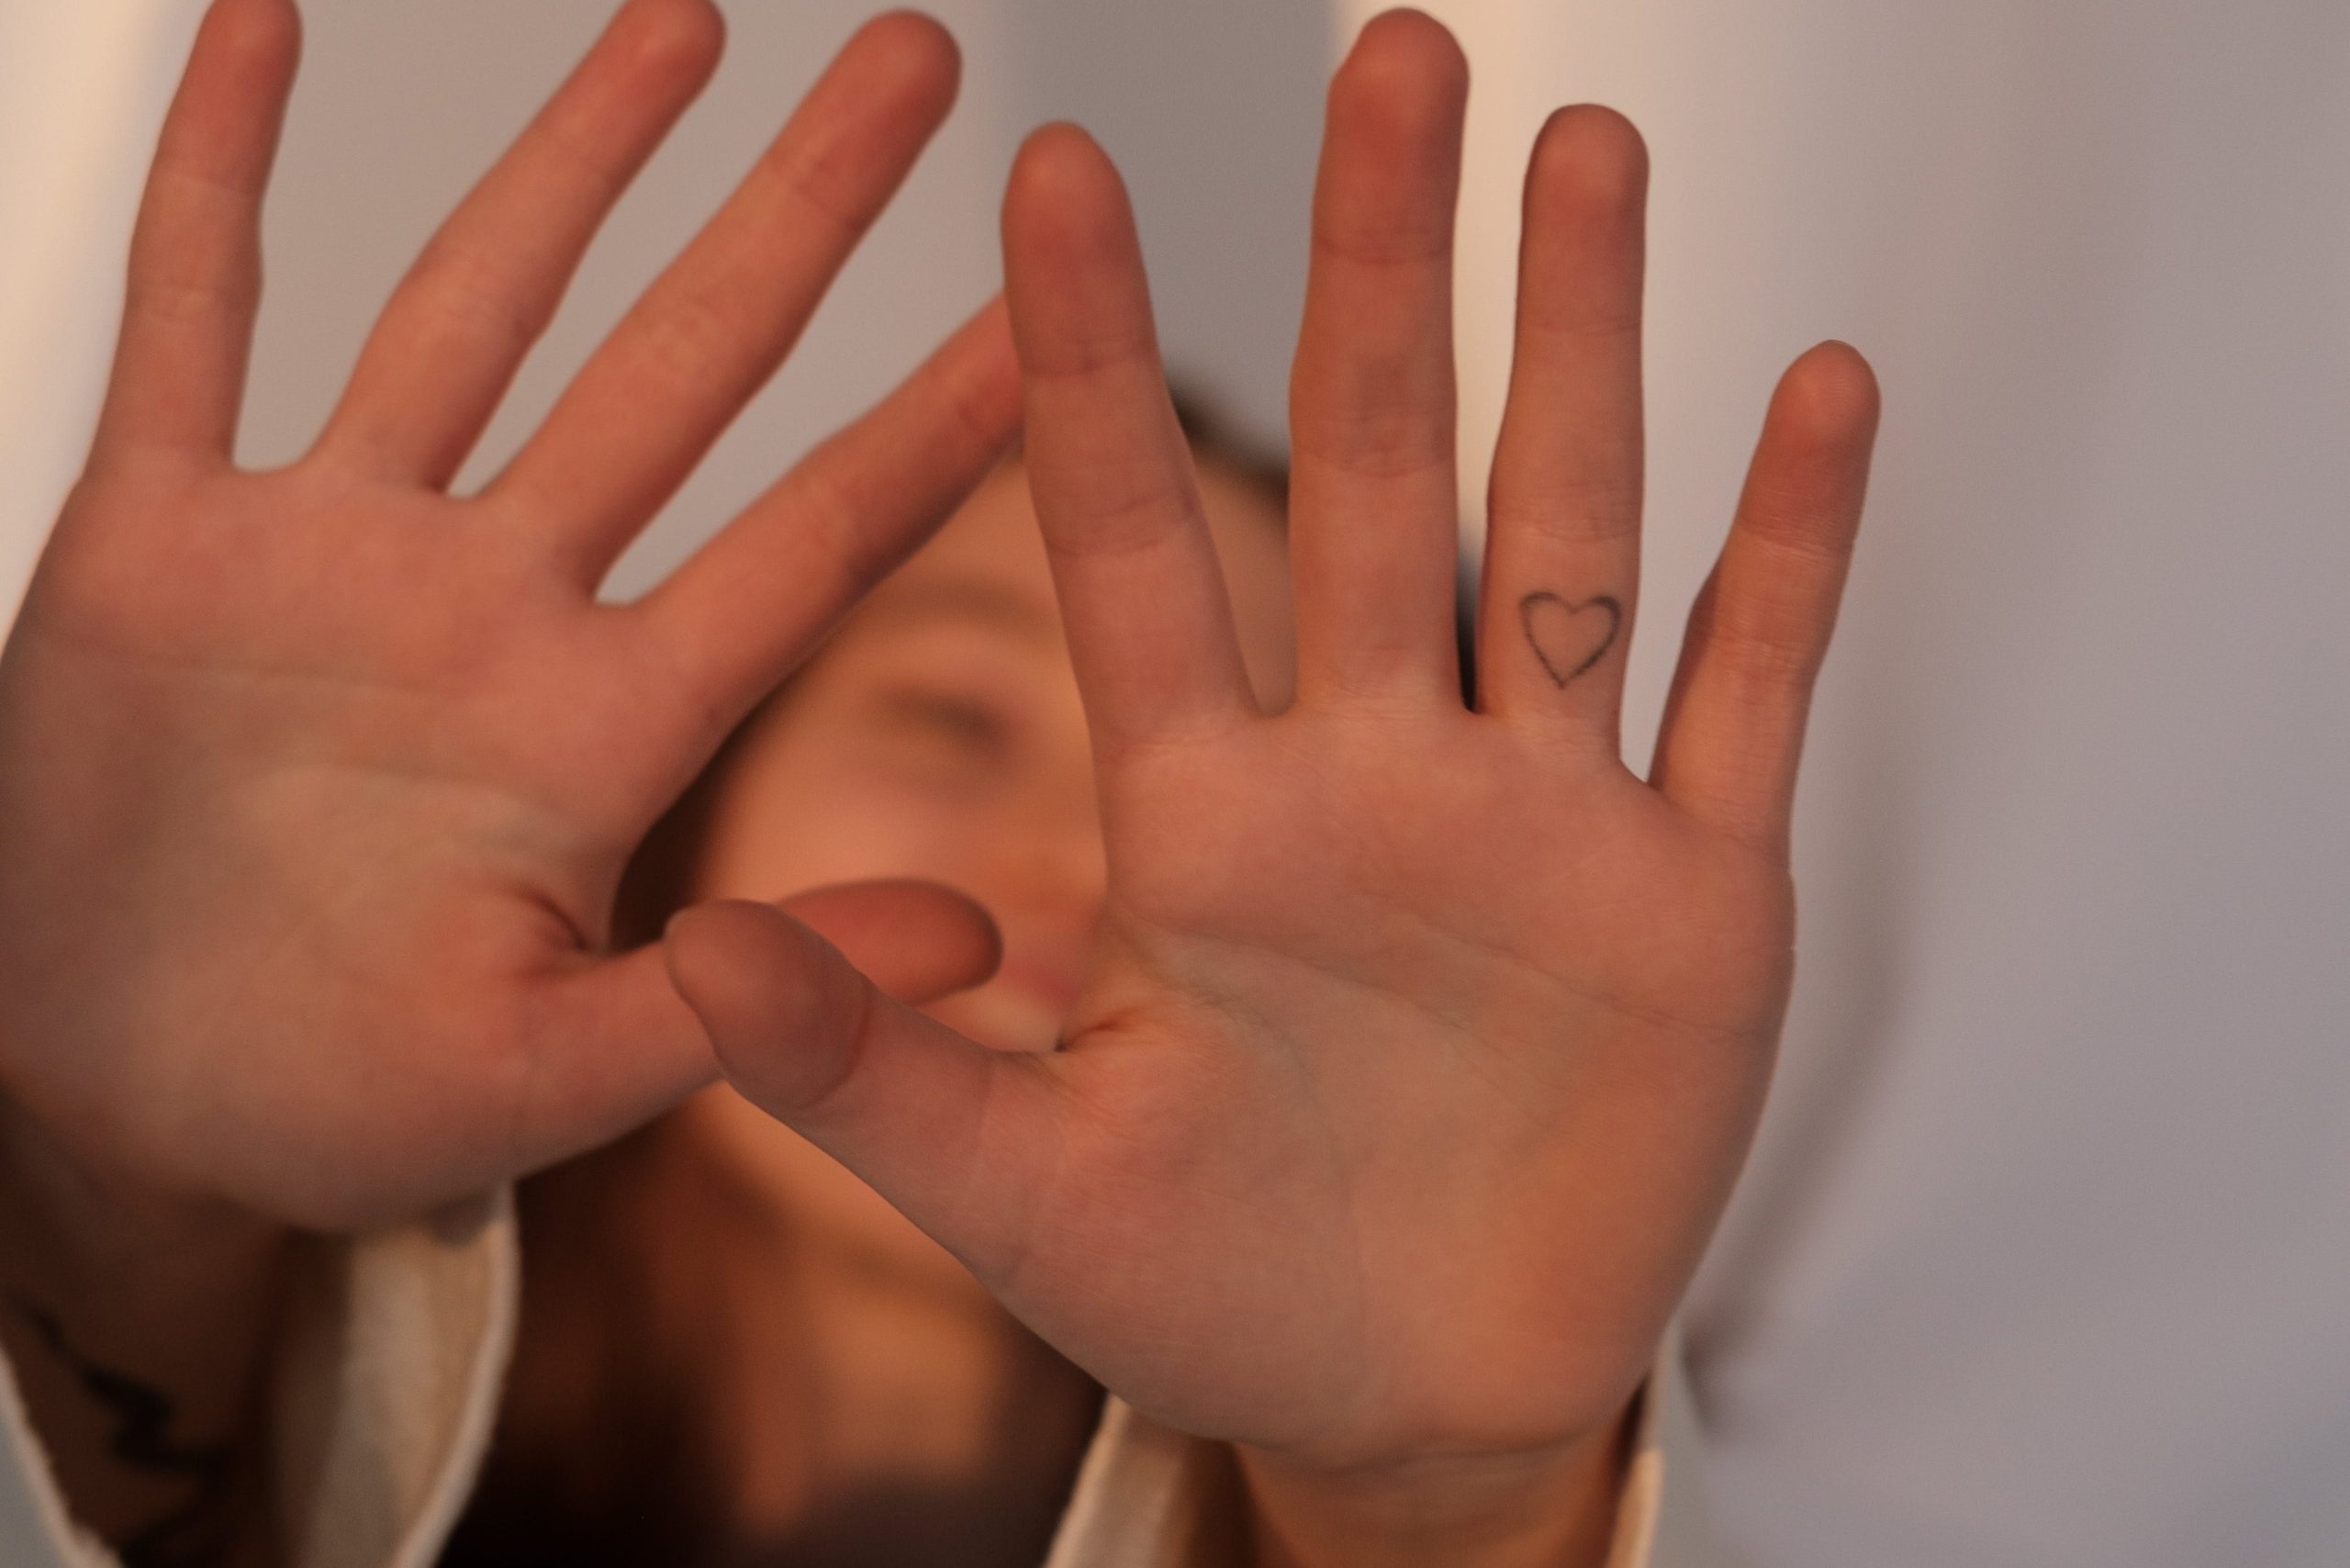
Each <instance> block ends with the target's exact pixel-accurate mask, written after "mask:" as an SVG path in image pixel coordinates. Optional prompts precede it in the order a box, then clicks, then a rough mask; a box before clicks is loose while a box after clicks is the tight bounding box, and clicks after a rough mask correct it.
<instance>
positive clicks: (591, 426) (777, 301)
mask: <svg viewBox="0 0 2350 1568" xmlns="http://www.w3.org/2000/svg"><path fill="white" fill-rule="evenodd" d="M957 69H958V66H957V56H956V52H955V45H954V41H953V40H952V39H949V38H948V37H947V36H946V30H945V29H944V28H941V27H939V26H938V24H937V23H935V22H933V21H931V20H930V19H929V18H927V17H917V16H914V15H912V14H911V13H906V12H896V13H892V14H890V15H888V16H884V17H877V18H876V19H874V20H873V21H870V22H867V24H866V25H865V26H864V27H863V28H859V29H858V31H857V33H856V37H854V38H852V39H850V40H849V41H848V44H847V45H846V47H845V48H844V49H843V50H841V52H840V54H839V56H838V57H837V58H836V59H834V62H833V63H832V65H831V66H830V67H829V68H827V69H826V71H825V73H824V74H823V77H822V80H820V81H819V82H818V83H817V84H816V85H815V87H814V88H813V89H812V90H811V92H810V93H809V95H808V96H807V97H806V98H805V99H804V100H802V102H801V103H800V107H799V108H798V109H797V110H795V111H794V112H793V114H792V116H791V119H790V121H789V124H787V125H786V126H785V127H784V129H783V132H782V134H781V135H780V136H778V138H777V139H776V141H775V143H774V145H773V146H771V147H770V148H769V149H768V150H767V153H766V154H765V155H764V156H763V157H762V158H761V159H760V161H759V162H758V164H757V165H756V167H755V168H754V169H753V170H752V171H751V174H749V176H748V177H747V178H745V179H744V182H743V184H742V185H740V186H738V187H737V188H736V190H735V192H734V194H733V196H731V197H730V198H728V200H727V202H726V205H725V206H724V207H722V208H720V209H719V212H718V214H717V215H716V216H715V217H714V218H711V221H710V223H709V224H708V225H707V226H706V227H705V228H704V229H703V230H702V231H701V232H700V233H699V234H698V235H697V236H695V238H694V240H693V242H692V243H691V244H689V245H688V246H687V248H686V250H685V252H684V253H683V254H681V255H680V256H679V257H678V258H677V261H676V262H674V263H671V264H670V266H669V268H668V269H667V270H666V272H664V273H663V274H661V276H660V277H659V278H658V279H656V280H655V283H654V285H653V286H652V287H651V288H650V289H648V290H647V291H646V293H645V295H644V297H643V298H642V299H640V300H638V301H637V303H636V305H635V307H634V308H632V309H631V310H630V311H629V313H628V315H627V317H626V318H625V319H622V320H621V324H620V326H619V327H618V328H617V329H615V330H614V331H613V333H612V335H611V336H610V338H609V339H607V340H606V341H605V342H604V344H603V345H602V346H601V347H600V348H599V349H598V350H597V351H596V353H595V354H594V355H593V356H592V357H591V358H590V359H589V360H588V364H587V365H586V367H585V368H583V369H582V370H581V371H580V373H579V375H578V376H577V377H576V379H575V380H574V381H573V382H572V384H571V385H570V386H569V387H568V388H566V389H565V392H564V394H563V396H562V398H560V399H559V400H558V401H557V402H556V404H555V407H554V412H553V413H551V414H550V415H549V416H548V417H547V420H546V422H545V424H543V426H542V427H541V428H540V429H539V431H538V432H537V433H536V434H535V435H534V436H532V439H531V441H530V442H528V444H526V445H525V446H524V447H523V449H522V451H521V452H520V454H517V456H516V457H515V459H514V462H513V464H512V465H510V466H509V468H508V469H507V471H506V472H505V474H504V475H502V476H500V477H499V478H498V480H497V481H496V482H495V483H494V484H493V485H492V486H491V487H490V490H489V495H490V497H491V498H492V499H494V500H497V501H499V502H503V503H509V504H510V505H512V506H513V507H514V508H516V509H518V510H520V511H521V512H522V513H523V515H525V516H528V517H531V518H532V519H534V520H536V525H538V526H543V527H544V528H546V529H548V530H549V531H550V534H549V548H550V551H551V553H552V554H554V556H555V558H556V561H557V564H558V566H559V567H560V568H561V569H562V570H563V571H564V572H565V575H566V576H568V577H572V578H573V579H574V580H576V581H577V582H578V583H580V584H582V585H583V586H585V587H587V588H590V589H592V588H594V586H595V585H596V584H598V583H599V582H600V581H601V580H602V578H603V576H604V574H605V572H606V571H608V570H609V569H610V566H611V563H612V562H613V560H614V559H615V558H617V557H618V555H619V554H620V552H621V550H622V549H623V548H624V547H626V545H627V543H628V542H629V540H630V539H632V538H633V537H634V536H635V534H636V532H637V531H638V530H639V529H640V528H642V527H643V524H644V522H645V521H647V520H648V519H649V518H650V517H651V516H652V515H653V513H654V511H655V510H656V509H658V508H659V506H660V505H661V503H662V502H663V501H664V500H666V498H668V496H669V495H670V493H671V492H672V491H673V490H675V489H676V488H677V485H678V484H679V483H680V482H682V481H683V480H684V478H685V476H686V475H687V474H688V473H689V472H691V471H692V469H693V466H694V465H695V464H696V463H698V462H699V461H700V459H701V455H702V454H703V453H704V452H706V451H708V450H709V448H710V444H711V442H713V441H715V440H716V439H717V437H718V434H719V432H720V431H722V430H723V429H724V428H725V426H726V424H727V422H728V421H729V420H732V419H733V417H734V415H735V413H736V412H737V411H738V410H740V409H741V408H742V407H743V405H744V403H745V402H747V401H748V400H749V399H750V398H751V395H752V394H753V393H755V392H756V391H757V390H758V388H759V387H760V386H761V385H763V384H764V383H765V382H766V381H767V377H768V376H769V375H772V374H773V373H774V371H775V368H776V366H777V365H778V364H781V363H782V361H783V358H784V356H785V355H786V354H787V353H789V352H790V349H791V345H792V344H793V343H794V342H797V341H798V339H799V337H800V330H801V329H802V328H804V327H805V326H806V325H807V323H808V319H809V318H810V317H811V315H812V314H814V312H815V308H816V305H817V302H818V301H819V300H820V299H822V297H823V294H824V291H825V289H826V288H828V287H829V286H831V283H832V279H833V276H834V274H835V273H837V272H838V271H839V270H840V267H841V264H842V263H843V262H845V260H846V259H847V257H848V253H849V252H850V251H851V250H852V249H853V248H855V246H856V241H858V239H859V238H860V237H861V236H862V235H863V234H864V232H865V230H866V229H867V226H869V225H870V224H871V223H872V221H873V220H874V218H877V217H878V216H879V214H880V211H881V208H882V207H884V206H885V205H886V204H887V203H888V201H889V199H890V195H891V194H892V193H893V192H894V191H895V190H896V189H897V187H898V184H899V182H900V181H901V180H902V179H903V178H904V177H905V174H906V172H907V171H908V170H909V169H910V168H912V166H913V161H914V157H915V155H916V154H917V153H918V152H920V151H921V150H922V147H923V143H924V142H925V141H927V140H929V139H930V134H931V132H932V131H933V130H934V129H937V126H938V123H939V121H940V120H942V119H944V118H946V110H947V106H948V105H949V104H950V103H951V102H952V101H953V99H954V96H955V81H956V74H957Z"/></svg>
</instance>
